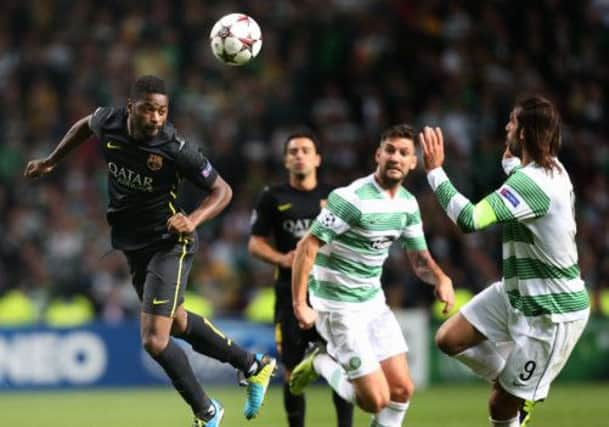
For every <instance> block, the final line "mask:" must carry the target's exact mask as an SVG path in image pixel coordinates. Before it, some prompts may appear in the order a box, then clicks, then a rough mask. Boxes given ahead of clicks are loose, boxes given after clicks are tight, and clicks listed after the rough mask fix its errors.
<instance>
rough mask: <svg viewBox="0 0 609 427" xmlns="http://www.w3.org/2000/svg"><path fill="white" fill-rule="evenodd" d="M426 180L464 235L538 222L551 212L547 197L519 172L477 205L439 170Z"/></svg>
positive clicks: (527, 177)
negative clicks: (497, 226) (495, 226)
mask: <svg viewBox="0 0 609 427" xmlns="http://www.w3.org/2000/svg"><path fill="white" fill-rule="evenodd" d="M427 179H428V181H429V184H430V185H431V187H432V189H433V190H434V193H435V194H436V197H437V198H438V201H439V202H440V205H442V208H443V209H444V210H445V211H446V213H447V214H448V216H449V217H450V219H451V220H452V221H453V222H455V223H456V224H457V225H458V226H459V228H461V230H463V231H465V232H472V231H475V230H480V229H483V228H486V227H488V226H489V225H492V224H497V223H506V222H510V221H514V220H515V221H525V220H528V219H533V218H538V217H541V216H544V215H546V214H547V213H548V211H549V210H550V197H549V196H548V195H547V194H546V193H545V192H544V191H543V190H542V189H541V187H539V185H538V184H537V183H535V181H534V180H533V179H532V178H531V177H529V176H528V175H527V174H526V173H524V172H522V171H521V170H517V171H515V172H513V173H512V174H511V175H510V176H509V178H508V179H507V180H506V181H505V182H504V183H503V185H502V186H501V187H499V189H497V190H496V191H494V192H492V193H491V194H489V195H488V196H486V197H484V198H483V199H482V200H481V201H480V202H479V203H477V204H476V205H474V204H472V203H471V202H470V201H469V199H467V198H466V197H465V196H464V195H462V194H461V193H459V192H458V191H457V189H456V188H455V187H454V186H453V184H452V183H451V182H450V180H449V179H448V177H447V176H446V174H445V173H444V171H443V170H442V169H435V170H433V171H431V172H430V173H429V174H428V175H427Z"/></svg>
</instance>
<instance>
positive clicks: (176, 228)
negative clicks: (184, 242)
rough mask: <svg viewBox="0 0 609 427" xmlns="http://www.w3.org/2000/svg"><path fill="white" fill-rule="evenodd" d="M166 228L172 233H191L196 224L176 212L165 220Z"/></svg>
mask: <svg viewBox="0 0 609 427" xmlns="http://www.w3.org/2000/svg"><path fill="white" fill-rule="evenodd" d="M167 228H168V229H169V231H171V232H172V233H192V232H193V231H195V228H196V225H195V223H194V222H192V221H191V220H190V219H189V218H188V217H187V216H186V215H184V214H183V213H179V212H178V213H177V214H175V215H173V216H172V217H170V218H169V219H168V220H167Z"/></svg>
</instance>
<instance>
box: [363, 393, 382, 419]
mask: <svg viewBox="0 0 609 427" xmlns="http://www.w3.org/2000/svg"><path fill="white" fill-rule="evenodd" d="M388 404H389V393H380V392H379V393H374V394H371V395H369V396H366V398H365V399H360V400H359V406H360V408H362V409H363V410H364V411H366V412H370V413H371V414H376V413H378V412H380V411H382V410H383V408H384V407H385V406H387V405H388Z"/></svg>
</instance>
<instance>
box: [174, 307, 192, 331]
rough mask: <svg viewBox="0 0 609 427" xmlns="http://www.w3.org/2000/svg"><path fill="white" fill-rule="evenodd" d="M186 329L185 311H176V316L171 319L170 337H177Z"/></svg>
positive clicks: (186, 318) (186, 316) (186, 317)
mask: <svg viewBox="0 0 609 427" xmlns="http://www.w3.org/2000/svg"><path fill="white" fill-rule="evenodd" d="M187 327H188V315H187V314H186V311H184V310H183V309H182V310H178V311H176V315H175V317H174V319H173V323H172V324H171V335H173V336H176V337H179V336H181V335H184V333H186V328H187Z"/></svg>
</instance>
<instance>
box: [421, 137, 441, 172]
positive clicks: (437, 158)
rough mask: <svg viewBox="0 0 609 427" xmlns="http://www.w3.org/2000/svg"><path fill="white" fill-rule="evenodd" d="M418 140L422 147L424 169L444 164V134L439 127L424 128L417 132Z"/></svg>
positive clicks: (428, 169) (427, 169) (427, 170)
mask: <svg viewBox="0 0 609 427" xmlns="http://www.w3.org/2000/svg"><path fill="white" fill-rule="evenodd" d="M419 141H420V143H421V147H422V148H423V165H424V167H425V171H426V172H429V171H430V170H432V169H435V168H439V167H441V166H442V165H443V164H444V136H443V135H442V129H440V128H439V127H436V128H431V127H429V126H425V128H424V129H423V130H422V131H421V132H419Z"/></svg>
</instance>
